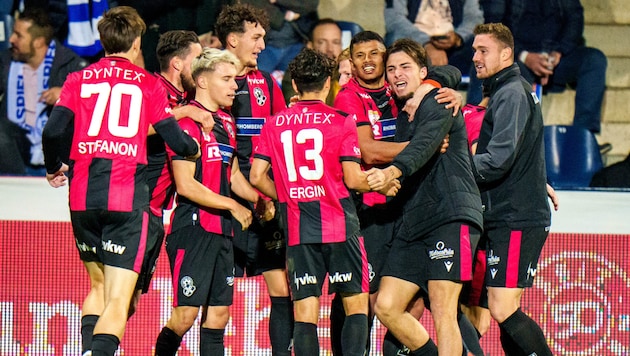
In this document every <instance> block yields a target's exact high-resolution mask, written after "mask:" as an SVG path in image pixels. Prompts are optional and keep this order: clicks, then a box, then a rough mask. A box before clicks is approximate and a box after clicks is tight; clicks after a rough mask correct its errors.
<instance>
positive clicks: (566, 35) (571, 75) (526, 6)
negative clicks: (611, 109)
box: [483, 0, 611, 149]
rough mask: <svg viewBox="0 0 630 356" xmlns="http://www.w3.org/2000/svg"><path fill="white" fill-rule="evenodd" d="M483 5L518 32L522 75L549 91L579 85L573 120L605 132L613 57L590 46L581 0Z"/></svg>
mask: <svg viewBox="0 0 630 356" xmlns="http://www.w3.org/2000/svg"><path fill="white" fill-rule="evenodd" d="M483 6H484V10H485V11H487V12H488V15H489V16H490V18H491V19H492V20H493V22H502V23H504V24H505V25H507V26H508V27H509V28H510V30H511V31H512V33H513V34H514V51H515V52H514V55H515V57H516V58H517V63H518V65H519V67H520V68H521V75H523V77H525V79H527V81H529V82H530V83H539V84H541V85H543V87H544V90H545V91H546V92H561V91H563V90H564V89H565V88H566V87H567V86H569V87H572V88H574V89H575V91H576V93H575V113H574V115H573V125H575V126H580V127H584V128H586V129H588V130H589V131H591V132H593V133H595V134H597V133H599V132H600V129H601V108H602V101H603V99H604V92H605V90H606V67H607V60H606V56H605V55H604V54H603V53H602V52H601V51H600V50H598V49H596V48H591V47H586V45H585V41H584V37H583V32H584V8H583V7H582V5H581V4H580V0H558V1H547V0H527V1H526V0H512V1H511V2H506V1H505V0H484V1H483ZM610 147H611V146H610V144H603V145H600V149H609V148H610Z"/></svg>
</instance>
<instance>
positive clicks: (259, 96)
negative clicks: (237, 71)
mask: <svg viewBox="0 0 630 356" xmlns="http://www.w3.org/2000/svg"><path fill="white" fill-rule="evenodd" d="M254 97H255V98H256V103H257V104H258V106H263V105H265V103H266V102H267V97H266V96H265V93H264V92H263V90H262V89H260V88H258V87H256V88H254Z"/></svg>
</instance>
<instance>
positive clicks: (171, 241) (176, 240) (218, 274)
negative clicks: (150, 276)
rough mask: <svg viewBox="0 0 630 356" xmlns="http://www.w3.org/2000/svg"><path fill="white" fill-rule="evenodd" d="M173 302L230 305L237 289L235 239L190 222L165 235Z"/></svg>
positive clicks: (190, 304) (198, 304)
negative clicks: (235, 279)
mask: <svg viewBox="0 0 630 356" xmlns="http://www.w3.org/2000/svg"><path fill="white" fill-rule="evenodd" d="M166 253H167V254H168V260H169V262H170V265H171V274H172V281H173V282H172V283H173V306H175V307H178V306H191V307H202V306H229V305H232V298H233V291H234V254H233V251H232V239H231V238H230V237H226V236H222V235H217V234H213V233H210V232H207V231H206V230H204V229H203V228H202V227H201V226H198V225H197V226H188V227H184V228H181V229H178V230H176V231H173V232H172V233H171V234H169V235H168V236H167V237H166Z"/></svg>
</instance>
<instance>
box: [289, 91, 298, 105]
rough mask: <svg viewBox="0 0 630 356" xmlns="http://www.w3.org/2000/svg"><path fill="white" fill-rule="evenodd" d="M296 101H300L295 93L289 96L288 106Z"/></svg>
mask: <svg viewBox="0 0 630 356" xmlns="http://www.w3.org/2000/svg"><path fill="white" fill-rule="evenodd" d="M298 101H300V97H299V96H298V95H297V94H296V95H293V96H292V97H291V98H289V107H292V106H293V105H295V103H297V102H298Z"/></svg>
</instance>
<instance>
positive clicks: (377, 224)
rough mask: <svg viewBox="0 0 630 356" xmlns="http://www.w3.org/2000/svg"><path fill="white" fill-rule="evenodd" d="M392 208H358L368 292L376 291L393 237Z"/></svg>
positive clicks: (393, 218)
mask: <svg viewBox="0 0 630 356" xmlns="http://www.w3.org/2000/svg"><path fill="white" fill-rule="evenodd" d="M391 211H392V209H379V208H365V207H364V208H363V209H361V210H359V212H358V215H359V225H360V226H361V234H362V235H363V238H364V240H365V251H366V252H367V259H368V268H369V277H370V293H376V292H377V291H378V287H379V285H380V284H381V272H382V271H383V266H385V261H386V260H387V256H388V255H389V249H390V248H391V247H392V240H393V238H394V221H395V220H396V217H395V216H393V214H392V213H391Z"/></svg>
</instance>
